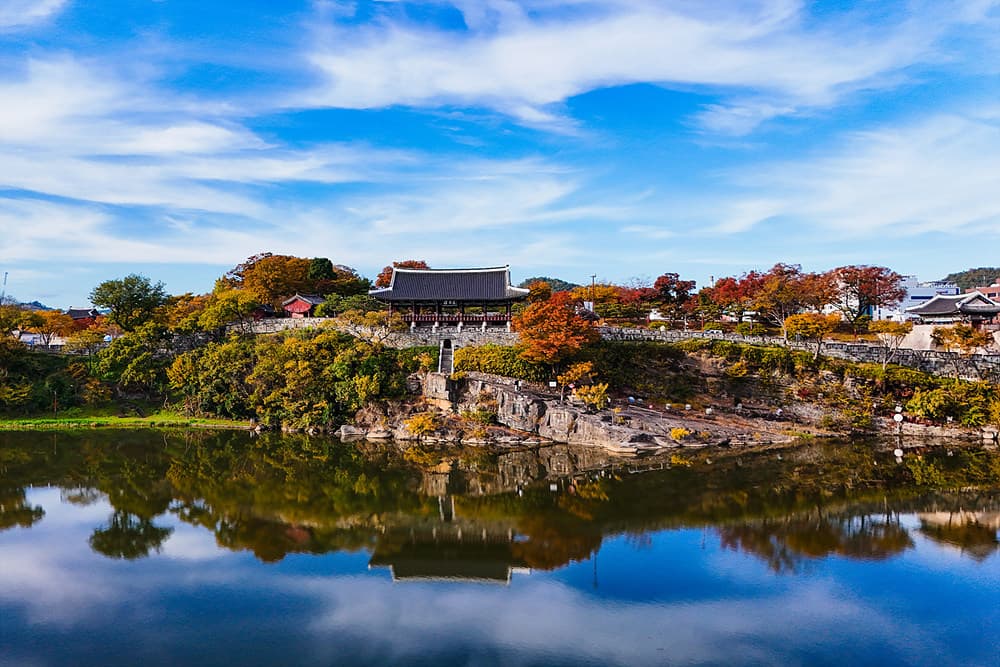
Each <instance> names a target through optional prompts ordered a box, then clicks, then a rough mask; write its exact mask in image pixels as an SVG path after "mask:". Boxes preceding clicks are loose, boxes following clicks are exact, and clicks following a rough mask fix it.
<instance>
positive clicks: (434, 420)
mask: <svg viewBox="0 0 1000 667" xmlns="http://www.w3.org/2000/svg"><path fill="white" fill-rule="evenodd" d="M403 425H404V426H405V427H406V430H407V431H409V432H410V433H412V434H413V435H415V436H418V437H420V436H423V435H427V434H428V433H433V432H434V431H435V430H437V428H438V426H439V425H440V418H439V417H438V415H437V414H435V413H433V412H420V413H418V414H415V415H413V416H412V417H410V418H409V419H407V420H406V421H405V422H403Z"/></svg>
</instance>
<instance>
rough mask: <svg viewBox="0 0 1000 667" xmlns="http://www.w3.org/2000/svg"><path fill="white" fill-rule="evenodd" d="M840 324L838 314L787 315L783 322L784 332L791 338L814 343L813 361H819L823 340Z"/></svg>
mask: <svg viewBox="0 0 1000 667" xmlns="http://www.w3.org/2000/svg"><path fill="white" fill-rule="evenodd" d="M838 324H840V314H839V313H830V314H829V315H823V314H821V313H798V314H795V315H789V316H788V319H787V320H785V327H784V328H785V330H786V331H787V332H788V333H790V334H792V335H793V336H801V337H802V338H805V339H806V340H811V341H815V343H816V352H815V354H814V356H813V358H814V359H819V353H820V351H821V350H822V349H823V338H824V337H826V336H828V335H830V334H831V333H833V332H834V330H836V328H837V325H838Z"/></svg>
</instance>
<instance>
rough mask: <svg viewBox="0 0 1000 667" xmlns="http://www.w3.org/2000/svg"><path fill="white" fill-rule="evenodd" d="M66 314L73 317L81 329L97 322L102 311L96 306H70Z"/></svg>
mask: <svg viewBox="0 0 1000 667" xmlns="http://www.w3.org/2000/svg"><path fill="white" fill-rule="evenodd" d="M66 314H67V315H69V316H70V317H71V318H73V324H74V325H75V326H76V327H77V328H80V329H86V328H87V327H89V326H90V325H92V324H94V323H95V322H97V318H98V317H100V315H101V314H100V313H99V312H98V311H97V309H96V308H73V307H70V308H69V310H67V311H66Z"/></svg>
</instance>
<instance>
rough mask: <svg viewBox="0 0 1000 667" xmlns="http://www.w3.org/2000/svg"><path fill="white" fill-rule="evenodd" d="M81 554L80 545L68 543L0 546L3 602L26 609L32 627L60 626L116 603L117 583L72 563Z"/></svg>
mask: <svg viewBox="0 0 1000 667" xmlns="http://www.w3.org/2000/svg"><path fill="white" fill-rule="evenodd" d="M83 543H84V545H85V544H86V539H85V538H83ZM80 551H81V547H80V545H79V544H69V543H67V542H66V541H65V540H53V541H51V542H49V541H43V542H38V541H33V544H32V545H26V544H19V543H18V542H14V543H13V544H12V545H10V546H6V545H0V563H3V567H0V601H3V602H13V603H16V604H19V605H21V606H23V607H24V609H25V612H26V613H27V615H28V618H29V620H30V621H31V622H32V623H56V624H60V625H63V624H71V623H73V622H75V621H76V620H78V619H79V618H81V617H82V616H85V615H86V614H87V613H89V612H87V611H84V610H87V609H89V608H91V607H93V606H95V605H102V604H108V603H110V602H113V601H115V600H116V599H117V598H118V597H119V591H118V587H117V586H115V585H114V582H110V581H107V582H106V581H102V578H101V577H93V576H90V575H88V574H85V573H84V571H82V570H81V569H80V568H79V567H77V564H76V563H73V562H72V561H71V559H72V558H73V557H76V556H77V554H79V553H80ZM67 552H70V554H69V557H67V555H68V554H67Z"/></svg>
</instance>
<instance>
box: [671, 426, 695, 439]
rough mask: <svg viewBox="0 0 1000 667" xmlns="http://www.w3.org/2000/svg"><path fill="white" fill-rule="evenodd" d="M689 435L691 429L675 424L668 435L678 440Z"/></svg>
mask: <svg viewBox="0 0 1000 667" xmlns="http://www.w3.org/2000/svg"><path fill="white" fill-rule="evenodd" d="M689 435H691V431H689V430H687V429H686V428H684V427H683V426H677V427H675V428H672V429H670V437H671V438H673V439H674V440H677V441H680V440H683V439H684V438H686V437H688V436H689Z"/></svg>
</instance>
